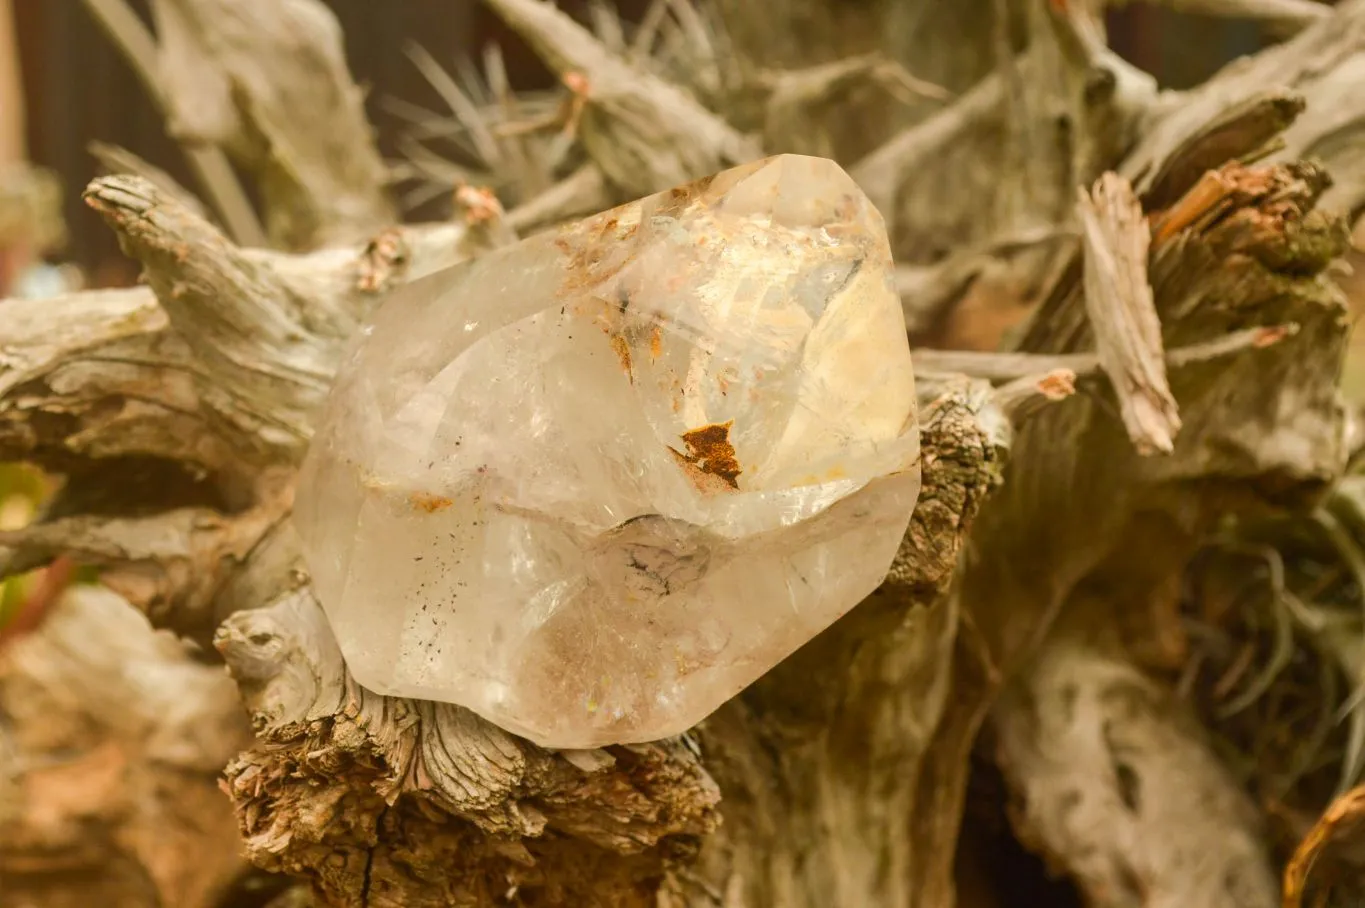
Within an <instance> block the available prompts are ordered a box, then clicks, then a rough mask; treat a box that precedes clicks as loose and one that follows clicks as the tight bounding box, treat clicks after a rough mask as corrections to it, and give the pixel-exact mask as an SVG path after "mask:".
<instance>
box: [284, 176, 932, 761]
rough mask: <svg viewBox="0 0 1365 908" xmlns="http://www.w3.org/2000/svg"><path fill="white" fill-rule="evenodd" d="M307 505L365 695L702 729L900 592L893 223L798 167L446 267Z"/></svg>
mask: <svg viewBox="0 0 1365 908" xmlns="http://www.w3.org/2000/svg"><path fill="white" fill-rule="evenodd" d="M362 333H363V337H362V339H361V341H360V342H359V343H358V344H357V345H355V347H354V348H353V350H352V352H351V354H350V355H349V357H348V359H347V362H346V363H345V364H344V365H343V367H342V370H341V373H340V375H339V377H338V381H337V385H336V388H335V389H334V391H333V393H332V396H331V398H330V400H329V403H328V405H327V409H326V413H325V414H324V418H323V420H322V422H321V424H320V426H319V429H318V433H317V436H316V438H315V440H314V443H313V445H312V448H311V449H310V452H309V455H308V457H307V460H306V462H305V464H304V468H303V475H302V478H301V484H300V488H299V493H298V503H297V507H296V509H295V520H296V523H297V526H298V528H299V531H300V534H301V536H302V538H303V540H304V548H305V552H306V557H307V562H308V565H309V568H310V570H311V573H312V575H313V580H314V588H315V590H316V592H317V595H318V597H319V599H320V601H321V603H322V605H323V608H324V610H325V612H326V614H327V617H328V620H329V622H330V624H331V626H332V628H333V630H334V632H335V634H336V637H337V640H338V643H339V644H340V646H341V649H342V652H343V654H344V655H345V658H346V661H347V664H348V665H349V667H350V669H351V671H352V673H353V674H354V676H355V677H356V679H357V680H358V681H359V682H360V683H361V684H363V685H364V686H365V687H368V688H370V689H373V690H375V691H379V692H382V693H386V694H393V695H401V696H409V697H420V698H425V699H431V700H441V701H448V702H453V703H458V704H461V705H463V706H465V707H468V708H469V709H472V710H474V711H475V712H477V713H479V714H480V715H482V716H484V717H486V718H487V719H489V720H491V721H492V722H494V723H496V724H497V725H499V726H501V727H503V728H505V729H507V730H509V731H512V732H515V733H517V734H520V735H523V736H525V737H527V738H530V739H531V740H533V741H535V742H537V743H539V744H542V745H545V746H550V747H564V748H579V747H594V746H601V745H605V744H613V743H631V742H639V741H648V740H655V739H658V738H662V737H666V736H669V735H673V734H677V733H679V732H682V731H684V730H685V729H687V728H689V727H690V726H692V725H694V724H695V723H697V722H698V721H700V720H701V719H703V718H705V717H706V716H707V715H708V714H709V713H711V712H712V711H713V710H714V709H716V708H717V707H718V706H720V705H721V704H722V703H723V702H724V701H725V700H727V699H729V698H730V697H732V696H734V695H735V694H736V693H738V692H739V691H740V690H742V689H743V688H744V687H746V686H747V685H748V684H750V683H751V682H753V681H754V680H755V679H757V678H758V677H759V676H760V675H762V674H763V673H764V672H766V671H767V670H768V669H770V668H772V667H773V666H774V665H775V664H776V663H777V662H779V661H780V660H782V659H783V658H785V657H786V656H787V655H789V654H790V653H791V652H792V651H793V650H795V649H796V648H797V647H799V646H800V645H801V644H803V643H805V642H806V641H807V640H809V639H810V638H811V637H813V636H814V635H815V634H817V633H819V632H820V631H821V630H823V629H824V628H825V627H827V626H829V625H830V624H831V623H832V622H833V621H834V620H835V619H837V618H839V617H840V616H841V615H843V614H844V613H845V612H847V611H848V610H849V609H850V608H852V607H853V606H854V605H856V604H857V603H858V601H859V600H861V599H862V598H863V597H865V596H866V595H867V594H868V593H870V592H871V591H872V590H873V589H874V588H875V587H876V586H877V585H878V584H879V583H880V582H881V580H882V579H883V577H884V576H885V573H886V570H887V568H888V566H889V565H890V563H891V559H892V557H893V556H894V554H895V552H896V549H897V547H898V545H899V543H900V541H901V538H902V536H903V534H904V532H905V529H906V525H907V523H908V521H909V517H910V513H911V510H912V509H913V507H914V504H915V499H916V497H917V495H918V493H919V482H920V477H919V466H918V454H919V431H918V424H917V420H916V414H915V394H914V378H913V373H912V370H911V364H910V352H909V347H908V344H907V341H906V336H905V326H904V322H903V317H902V314H901V308H900V302H899V299H898V298H897V295H896V293H895V291H894V288H893V285H892V265H891V255H890V250H889V247H888V243H887V239H886V233H885V228H884V226H883V224H882V220H881V217H880V216H879V215H878V214H877V212H876V211H875V210H874V209H873V207H872V206H871V204H870V203H869V202H868V200H867V199H866V197H865V196H864V195H863V194H862V193H861V192H860V191H859V190H858V188H857V187H856V185H855V184H854V183H853V182H852V180H850V179H849V177H848V176H847V175H846V174H845V173H844V172H843V171H842V170H841V169H839V167H838V165H836V164H834V163H833V162H831V161H827V160H823V159H819V158H808V157H799V156H791V155H785V156H780V157H775V158H769V159H766V160H763V161H759V162H756V163H754V164H750V165H746V166H743V167H739V168H735V169H733V170H729V171H726V172H724V173H721V174H718V175H716V176H714V177H711V178H708V179H705V180H700V181H698V182H696V183H692V184H689V185H687V186H684V187H680V188H678V189H675V190H672V191H669V192H664V193H660V194H658V195H654V196H651V197H649V198H646V199H642V200H640V201H638V202H633V203H631V204H629V205H625V206H622V207H620V208H617V209H614V210H612V211H608V212H605V213H603V214H600V215H597V216H594V217H592V218H589V219H587V220H584V221H580V222H577V223H575V224H572V225H569V226H567V227H564V228H561V229H559V230H555V231H550V232H547V233H545V234H542V235H539V236H535V237H531V238H529V239H527V240H524V241H522V242H521V243H518V244H516V245H514V246H510V247H507V248H504V249H502V250H499V251H497V252H494V253H492V254H490V255H487V256H484V257H482V258H479V259H477V260H474V261H471V262H467V263H463V264H460V265H457V266H455V267H452V268H449V269H447V270H444V271H441V272H438V273H436V274H433V275H430V276H427V277H425V278H422V279H420V280H418V281H416V282H414V283H412V284H409V285H408V286H406V287H404V288H402V289H401V290H399V291H398V292H396V293H395V294H393V295H392V296H391V297H390V298H389V299H388V300H386V301H385V303H384V304H383V305H382V306H381V307H380V309H379V311H378V312H377V313H376V315H375V317H374V318H373V320H372V322H371V324H370V325H369V326H367V327H366V328H365V329H364V331H363V332H362Z"/></svg>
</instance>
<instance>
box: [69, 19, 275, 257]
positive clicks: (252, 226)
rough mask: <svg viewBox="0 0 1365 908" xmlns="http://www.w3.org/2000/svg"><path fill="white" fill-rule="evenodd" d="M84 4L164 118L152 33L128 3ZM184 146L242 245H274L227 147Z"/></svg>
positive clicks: (224, 218)
mask: <svg viewBox="0 0 1365 908" xmlns="http://www.w3.org/2000/svg"><path fill="white" fill-rule="evenodd" d="M85 5H86V8H87V9H89V10H90V13H91V15H93V16H94V17H95V19H96V20H97V21H98V22H99V24H100V25H101V26H102V27H103V28H104V30H105V32H106V33H107V34H108V35H109V38H110V39H111V40H112V41H113V42H114V44H115V46H117V47H118V49H119V50H120V51H121V52H122V53H123V56H124V59H126V60H127V61H128V65H129V66H131V67H132V68H133V72H134V73H136V74H137V77H138V78H139V79H140V80H141V81H142V85H143V88H145V89H146V91H147V94H148V95H150V96H151V98H152V101H153V102H155V104H156V106H157V107H158V108H159V109H160V110H161V112H162V114H166V113H168V107H167V104H166V95H165V93H164V92H163V91H162V90H161V86H160V84H159V82H160V80H159V78H158V76H157V73H156V71H155V70H154V69H153V65H152V61H153V60H155V59H156V58H157V53H158V48H157V45H156V39H155V38H154V37H153V36H152V33H151V31H150V30H149V29H148V28H147V26H146V25H144V24H143V23H142V20H141V19H139V18H138V17H137V14H136V13H134V12H133V11H132V9H130V8H129V6H128V4H127V2H126V0H85ZM180 147H181V150H183V151H184V153H185V157H186V158H187V159H188V160H189V163H190V167H191V169H193V170H194V172H195V176H197V177H198V178H199V182H200V184H201V185H202V186H203V189H204V192H205V193H206V194H207V195H208V197H209V200H210V201H211V202H212V203H213V207H214V208H216V209H217V210H218V213H219V215H220V216H221V217H222V219H223V225H224V226H225V227H226V228H227V231H228V233H229V235H230V236H231V237H232V239H233V240H235V241H236V243H237V245H239V246H255V247H262V248H263V247H265V246H267V245H269V243H268V241H267V239H266V235H265V228H264V227H262V226H261V220H260V218H258V217H257V216H256V209H254V208H252V207H251V200H250V199H249V198H247V194H246V190H245V189H244V188H243V187H242V184H241V181H240V180H238V179H237V174H236V172H234V171H233V169H232V164H231V163H229V162H228V159H227V156H226V155H225V154H223V151H222V149H220V148H217V147H212V146H196V145H183V144H182V145H181V146H180Z"/></svg>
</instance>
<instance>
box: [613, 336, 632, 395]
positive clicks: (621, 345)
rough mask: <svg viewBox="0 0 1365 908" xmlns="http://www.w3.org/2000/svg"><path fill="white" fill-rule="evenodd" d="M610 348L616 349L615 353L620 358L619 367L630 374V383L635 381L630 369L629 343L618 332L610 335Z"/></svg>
mask: <svg viewBox="0 0 1365 908" xmlns="http://www.w3.org/2000/svg"><path fill="white" fill-rule="evenodd" d="M611 349H613V350H615V351H616V355H617V356H618V357H619V358H620V359H621V368H622V369H625V370H626V375H628V376H630V381H631V383H632V384H634V382H635V373H633V372H631V371H630V344H628V343H626V339H625V338H624V337H622V336H621V335H619V334H613V335H612V336H611Z"/></svg>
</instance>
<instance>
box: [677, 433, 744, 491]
mask: <svg viewBox="0 0 1365 908" xmlns="http://www.w3.org/2000/svg"><path fill="white" fill-rule="evenodd" d="M734 424H735V423H734V420H731V421H729V422H718V423H711V424H710V425H708V426H702V427H701V428H699V429H693V430H692V431H690V432H684V433H683V435H682V440H683V444H684V445H686V446H687V453H686V454H684V453H682V452H681V451H678V450H676V449H674V448H669V449H668V450H669V451H672V452H673V456H674V457H676V458H677V459H678V462H679V463H681V464H685V465H686V466H689V467H692V470H688V471H687V472H688V475H689V476H690V477H691V478H692V480H693V482H697V483H698V487H699V488H701V490H702V491H704V492H706V491H714V490H715V486H716V483H715V481H714V480H715V479H718V480H720V481H721V482H723V483H724V484H725V485H726V486H728V487H729V488H731V489H738V488H739V482H738V477H739V474H740V473H742V472H744V471H743V470H741V469H740V468H739V460H738V459H737V458H736V457H735V446H734V445H732V444H731V443H730V428H731V427H732V426H734ZM694 471H695V472H694ZM697 474H701V475H700V476H698V475H697ZM703 477H714V479H713V480H712V481H710V482H706V481H705V480H704V479H703Z"/></svg>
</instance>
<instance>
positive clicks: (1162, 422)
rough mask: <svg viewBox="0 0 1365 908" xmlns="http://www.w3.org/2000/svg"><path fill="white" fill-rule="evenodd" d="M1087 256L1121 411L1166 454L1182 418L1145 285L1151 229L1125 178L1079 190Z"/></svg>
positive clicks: (1098, 335) (1103, 348)
mask: <svg viewBox="0 0 1365 908" xmlns="http://www.w3.org/2000/svg"><path fill="white" fill-rule="evenodd" d="M1076 207H1077V212H1078V214H1079V217H1080V222H1081V237H1082V241H1083V245H1084V256H1085V265H1084V268H1085V278H1084V281H1085V308H1086V313H1087V314H1088V315H1089V318H1090V326H1091V329H1092V331H1093V332H1094V335H1095V344H1096V347H1097V348H1098V350H1099V357H1100V363H1101V365H1102V366H1103V367H1104V371H1105V372H1107V373H1108V374H1109V378H1110V379H1111V380H1112V381H1113V383H1114V391H1115V393H1116V394H1117V396H1118V401H1119V410H1120V412H1121V413H1122V414H1123V422H1124V425H1126V426H1127V427H1128V435H1129V437H1130V438H1131V439H1132V440H1133V444H1134V445H1135V446H1136V447H1137V449H1138V451H1140V452H1142V453H1152V452H1157V451H1159V452H1161V453H1164V454H1169V453H1170V452H1171V451H1172V450H1174V447H1175V442H1174V439H1175V434H1176V432H1177V431H1179V429H1180V416H1179V412H1178V409H1177V407H1176V403H1175V398H1173V397H1172V396H1171V389H1170V386H1169V385H1168V384H1167V383H1166V363H1165V359H1164V353H1163V351H1162V349H1161V322H1160V320H1159V319H1158V318H1157V315H1156V307H1155V304H1154V302H1153V300H1152V288H1151V286H1150V285H1149V284H1148V283H1147V251H1148V247H1149V245H1150V233H1149V231H1148V227H1147V219H1146V218H1145V217H1144V216H1143V213H1142V205H1141V204H1140V203H1139V202H1138V200H1137V196H1135V195H1134V194H1133V187H1132V186H1130V185H1129V184H1128V181H1127V180H1125V179H1123V178H1122V177H1120V176H1118V175H1117V174H1115V173H1112V172H1111V173H1106V174H1104V175H1103V176H1101V177H1100V178H1099V180H1097V181H1096V182H1095V186H1094V188H1093V189H1092V190H1091V191H1090V192H1089V193H1087V192H1085V191H1084V190H1081V191H1079V201H1078V203H1077V206H1076Z"/></svg>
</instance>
